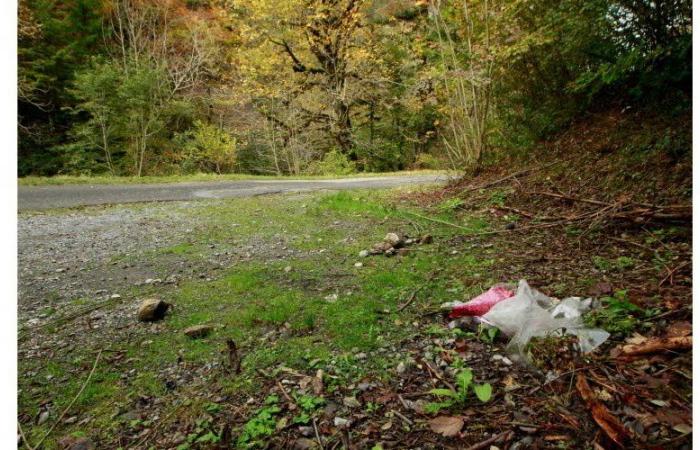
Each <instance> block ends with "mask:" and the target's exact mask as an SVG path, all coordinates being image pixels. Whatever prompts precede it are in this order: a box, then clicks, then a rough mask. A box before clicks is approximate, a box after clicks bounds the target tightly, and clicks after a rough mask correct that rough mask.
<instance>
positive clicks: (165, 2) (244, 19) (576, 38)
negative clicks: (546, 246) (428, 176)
mask: <svg viewBox="0 0 700 450" xmlns="http://www.w3.org/2000/svg"><path fill="white" fill-rule="evenodd" d="M691 10H692V2H691V1H690V0H654V1H651V0H431V1H428V0H289V1H284V2H281V1H277V0H59V1H56V0H20V2H19V30H18V46H19V54H18V63H19V74H18V79H19V85H18V103H19V104H18V115H19V117H18V127H19V143H18V152H19V167H18V172H19V175H20V176H23V175H30V174H33V175H54V174H80V175H92V174H112V175H135V176H141V175H154V174H182V173H193V172H216V173H230V172H243V173H258V174H323V173H349V172H353V171H390V170H403V169H409V168H447V167H455V168H459V169H464V170H467V171H478V170H479V168H480V167H481V166H483V165H484V164H490V163H492V162H493V161H495V160H497V158H498V157H499V155H503V154H506V153H514V152H521V153H526V152H528V149H531V148H532V146H533V145H534V144H535V143H536V142H538V140H540V139H543V138H545V137H547V136H549V135H551V134H552V133H555V132H557V131H558V130H561V129H562V128H564V127H565V126H566V125H568V124H569V123H571V121H572V120H574V119H575V118H577V117H578V116H580V115H581V114H583V113H585V112H587V111H591V110H592V109H596V108H602V107H608V106H610V105H611V104H617V103H619V104H620V105H621V108H624V107H627V106H629V105H633V104H642V105H644V104H646V105H650V104H651V105H654V108H667V109H668V110H669V111H670V112H673V110H674V109H675V110H678V109H686V108H688V107H689V104H690V94H691V41H692V39H691V38H692V35H691V32H692V30H691Z"/></svg>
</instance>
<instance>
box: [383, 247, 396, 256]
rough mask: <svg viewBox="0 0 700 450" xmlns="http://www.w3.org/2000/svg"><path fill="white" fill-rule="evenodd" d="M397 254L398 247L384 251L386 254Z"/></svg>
mask: <svg viewBox="0 0 700 450" xmlns="http://www.w3.org/2000/svg"><path fill="white" fill-rule="evenodd" d="M395 254H396V249H395V248H393V247H392V248H390V249H389V250H387V251H385V252H384V256H394V255H395Z"/></svg>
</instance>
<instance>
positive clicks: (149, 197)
mask: <svg viewBox="0 0 700 450" xmlns="http://www.w3.org/2000/svg"><path fill="white" fill-rule="evenodd" d="M448 179H449V177H448V176H447V175H435V174H433V175H398V176H385V177H366V178H342V179H336V180H291V179H290V180H242V181H205V182H189V183H162V184H122V185H113V184H102V185H87V184H83V185H64V186H19V188H18V203H17V204H18V209H19V210H20V211H22V210H32V209H48V208H66V207H73V206H86V205H104V204H117V203H133V202H151V201H172V200H197V199H206V198H230V197H251V196H255V195H264V194H274V193H280V192H304V191H317V190H323V189H326V190H345V189H358V188H364V189H371V188H389V187H395V186H405V185H412V184H425V183H442V182H445V181H447V180H448Z"/></svg>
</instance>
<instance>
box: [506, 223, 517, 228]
mask: <svg viewBox="0 0 700 450" xmlns="http://www.w3.org/2000/svg"><path fill="white" fill-rule="evenodd" d="M514 229H515V222H510V223H509V224H507V225H506V230H514Z"/></svg>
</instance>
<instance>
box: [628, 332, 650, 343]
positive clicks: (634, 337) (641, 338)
mask: <svg viewBox="0 0 700 450" xmlns="http://www.w3.org/2000/svg"><path fill="white" fill-rule="evenodd" d="M648 339H649V338H647V337H646V336H642V335H641V334H639V333H634V334H633V335H632V336H630V337H628V338H627V339H625V342H627V343H628V344H634V345H639V344H642V343H644V342H646V341H647V340H648Z"/></svg>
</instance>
